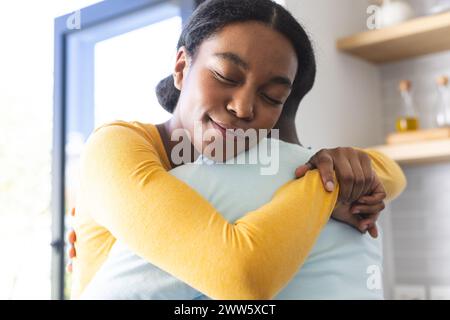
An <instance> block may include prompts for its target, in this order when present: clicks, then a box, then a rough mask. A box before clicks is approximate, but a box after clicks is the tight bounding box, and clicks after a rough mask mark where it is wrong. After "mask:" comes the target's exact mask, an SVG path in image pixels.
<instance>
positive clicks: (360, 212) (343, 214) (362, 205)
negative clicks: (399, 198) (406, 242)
mask: <svg viewBox="0 0 450 320" xmlns="http://www.w3.org/2000/svg"><path fill="white" fill-rule="evenodd" d="M374 177H375V179H374V181H373V183H372V185H371V187H370V190H369V195H365V196H362V197H361V198H359V199H358V201H357V202H355V203H353V204H343V203H341V202H338V204H337V205H336V207H335V209H334V210H333V213H332V215H331V217H332V218H333V219H335V220H338V221H341V222H344V223H347V224H348V225H350V226H352V227H354V228H356V229H358V230H359V231H360V232H362V233H365V232H366V231H368V232H369V234H370V235H371V236H372V237H373V238H377V237H378V228H377V225H376V221H377V219H378V217H379V216H380V212H381V211H382V210H383V209H384V208H385V204H384V201H383V200H384V199H385V198H386V192H385V190H384V188H383V184H382V183H381V181H380V180H379V178H378V176H377V175H376V174H375V175H374Z"/></svg>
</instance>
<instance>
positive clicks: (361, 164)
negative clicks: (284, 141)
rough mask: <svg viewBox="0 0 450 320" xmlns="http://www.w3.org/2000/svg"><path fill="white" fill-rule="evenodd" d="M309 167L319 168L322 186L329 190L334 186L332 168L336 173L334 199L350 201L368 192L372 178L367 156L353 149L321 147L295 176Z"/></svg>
mask: <svg viewBox="0 0 450 320" xmlns="http://www.w3.org/2000/svg"><path fill="white" fill-rule="evenodd" d="M312 169H318V170H319V172H320V176H321V177H322V183H323V186H324V187H325V190H327V191H330V192H331V191H333V190H334V186H335V182H334V179H333V170H334V171H335V172H336V178H337V179H338V182H339V196H338V201H340V202H342V203H343V204H351V203H353V202H355V201H356V200H357V199H359V198H361V197H362V196H363V195H366V194H368V192H369V188H370V187H371V186H372V183H373V179H374V172H373V170H372V165H371V160H370V157H369V156H368V155H367V154H366V153H365V152H363V151H359V150H356V149H353V148H335V149H322V150H320V151H319V152H317V153H316V154H315V155H314V156H312V157H311V159H309V161H308V162H307V163H306V164H304V165H302V166H300V167H298V168H297V169H296V171H295V175H296V177H297V178H301V177H303V176H304V175H305V173H306V172H307V171H308V170H312Z"/></svg>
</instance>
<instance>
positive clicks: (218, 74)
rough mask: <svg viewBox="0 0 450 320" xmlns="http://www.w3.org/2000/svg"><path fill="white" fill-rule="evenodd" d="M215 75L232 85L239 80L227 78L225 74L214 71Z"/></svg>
mask: <svg viewBox="0 0 450 320" xmlns="http://www.w3.org/2000/svg"><path fill="white" fill-rule="evenodd" d="M213 73H214V75H215V76H216V78H218V79H219V80H221V81H223V82H226V83H227V84H232V85H236V84H238V83H239V82H237V81H234V80H231V79H228V78H225V77H224V76H223V75H221V74H220V73H218V72H216V71H213Z"/></svg>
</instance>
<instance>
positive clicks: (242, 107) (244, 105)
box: [227, 93, 254, 121]
mask: <svg viewBox="0 0 450 320" xmlns="http://www.w3.org/2000/svg"><path fill="white" fill-rule="evenodd" d="M253 104H254V101H253V99H252V95H251V94H248V93H242V94H240V95H239V96H236V97H235V98H234V99H233V100H232V101H231V102H230V103H228V105H227V110H228V111H229V112H231V113H233V114H234V115H235V116H236V117H238V118H241V119H244V120H247V121H250V120H252V119H253V117H254V107H253Z"/></svg>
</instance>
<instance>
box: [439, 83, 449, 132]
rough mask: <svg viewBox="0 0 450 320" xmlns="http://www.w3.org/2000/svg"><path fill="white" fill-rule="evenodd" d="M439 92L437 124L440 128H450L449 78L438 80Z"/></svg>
mask: <svg viewBox="0 0 450 320" xmlns="http://www.w3.org/2000/svg"><path fill="white" fill-rule="evenodd" d="M436 84H437V88H438V92H439V96H438V102H437V105H436V124H437V126H438V127H440V128H448V127H450V92H449V86H448V77H447V76H440V77H438V78H437V79H436Z"/></svg>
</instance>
